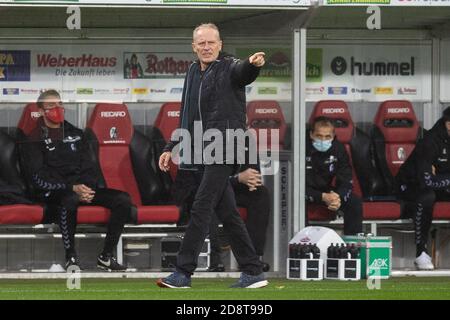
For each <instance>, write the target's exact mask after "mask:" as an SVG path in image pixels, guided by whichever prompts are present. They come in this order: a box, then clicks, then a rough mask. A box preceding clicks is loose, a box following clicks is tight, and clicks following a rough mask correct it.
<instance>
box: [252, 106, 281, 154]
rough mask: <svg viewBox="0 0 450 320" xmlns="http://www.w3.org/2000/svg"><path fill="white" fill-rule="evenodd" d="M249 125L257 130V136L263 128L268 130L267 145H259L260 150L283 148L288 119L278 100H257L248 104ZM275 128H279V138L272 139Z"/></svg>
mask: <svg viewBox="0 0 450 320" xmlns="http://www.w3.org/2000/svg"><path fill="white" fill-rule="evenodd" d="M247 126H248V128H249V129H254V130H255V131H256V134H257V137H259V136H260V134H261V133H260V132H261V130H267V145H266V146H259V142H258V150H283V149H284V141H285V136H286V130H287V125H286V120H285V119H284V115H283V110H282V109H281V107H280V105H279V104H278V102H277V101H273V100H255V101H251V102H249V103H248V104H247ZM274 129H278V130H279V139H278V140H277V141H272V134H273V131H272V130H274Z"/></svg>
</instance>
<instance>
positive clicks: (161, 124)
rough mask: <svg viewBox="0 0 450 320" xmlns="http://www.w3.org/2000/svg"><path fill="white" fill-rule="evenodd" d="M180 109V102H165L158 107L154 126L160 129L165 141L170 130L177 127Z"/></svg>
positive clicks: (170, 133)
mask: <svg viewBox="0 0 450 320" xmlns="http://www.w3.org/2000/svg"><path fill="white" fill-rule="evenodd" d="M180 109H181V102H167V103H164V104H163V105H162V106H161V109H159V113H158V116H157V117H156V120H155V123H154V126H155V127H157V128H158V129H159V130H160V131H161V133H162V135H163V137H164V140H166V141H169V140H170V137H171V136H172V132H173V131H174V130H175V129H176V128H178V124H179V122H180Z"/></svg>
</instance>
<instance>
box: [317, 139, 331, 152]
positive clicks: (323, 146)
mask: <svg viewBox="0 0 450 320" xmlns="http://www.w3.org/2000/svg"><path fill="white" fill-rule="evenodd" d="M332 143H333V140H332V139H331V140H319V139H314V140H313V147H314V148H316V150H317V151H320V152H326V151H328V149H330V148H331V145H332Z"/></svg>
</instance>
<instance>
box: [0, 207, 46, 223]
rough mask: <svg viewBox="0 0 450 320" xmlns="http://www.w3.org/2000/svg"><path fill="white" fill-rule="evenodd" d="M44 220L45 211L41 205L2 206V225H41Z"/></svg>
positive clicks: (0, 217) (0, 212) (0, 210)
mask: <svg viewBox="0 0 450 320" xmlns="http://www.w3.org/2000/svg"><path fill="white" fill-rule="evenodd" d="M43 218H44V209H43V208H42V207H41V206H39V205H25V204H12V205H3V206H0V224H17V225H19V224H39V223H41V222H42V220H43Z"/></svg>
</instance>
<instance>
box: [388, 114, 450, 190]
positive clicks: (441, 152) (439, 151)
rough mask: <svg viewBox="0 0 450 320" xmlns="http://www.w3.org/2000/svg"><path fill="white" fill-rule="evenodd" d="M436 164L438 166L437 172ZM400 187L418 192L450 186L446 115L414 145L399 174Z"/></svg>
mask: <svg viewBox="0 0 450 320" xmlns="http://www.w3.org/2000/svg"><path fill="white" fill-rule="evenodd" d="M432 166H434V167H435V169H436V172H435V173H436V174H435V175H433V171H432ZM395 181H396V189H397V192H398V194H399V195H400V196H402V194H408V195H414V194H417V193H418V192H420V191H421V190H424V189H433V190H446V189H449V188H450V137H449V135H448V133H447V129H446V128H445V121H444V119H442V118H441V119H440V120H438V121H437V122H436V124H435V125H434V126H433V128H431V129H430V130H429V131H428V132H427V133H425V136H424V138H423V139H422V140H420V141H419V142H418V143H417V145H416V147H415V148H414V150H413V152H412V153H411V155H410V156H409V157H408V159H407V160H406V161H405V163H404V164H403V165H402V166H401V167H400V170H399V172H398V174H397V176H396V178H395Z"/></svg>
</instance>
